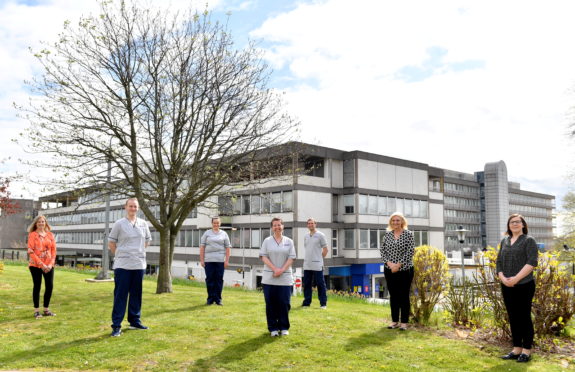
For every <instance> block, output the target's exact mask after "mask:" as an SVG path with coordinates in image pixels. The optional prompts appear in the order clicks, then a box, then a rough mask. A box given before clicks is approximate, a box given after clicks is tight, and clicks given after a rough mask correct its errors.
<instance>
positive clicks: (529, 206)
mask: <svg viewBox="0 0 575 372" xmlns="http://www.w3.org/2000/svg"><path fill="white" fill-rule="evenodd" d="M303 149H304V150H303V152H302V153H301V154H299V157H300V158H299V161H300V164H302V168H303V172H300V174H298V175H296V176H292V175H290V176H285V177H280V178H275V179H271V180H268V181H265V182H258V184H257V185H252V186H249V187H248V186H246V187H239V186H237V185H235V186H231V185H230V186H229V187H228V188H227V191H228V193H226V194H222V196H213V197H212V200H211V203H210V207H200V208H198V210H197V211H194V212H193V213H192V214H191V215H190V216H189V219H187V220H186V222H185V223H184V225H183V227H182V229H181V231H180V233H179V235H178V237H177V244H176V245H177V247H176V251H175V256H174V263H173V267H172V271H173V274H174V275H176V276H186V275H193V276H195V277H197V278H202V277H203V275H204V274H203V270H202V268H201V266H200V265H199V262H198V261H199V241H200V236H201V234H202V233H203V231H205V230H206V229H208V228H210V227H211V224H210V217H211V216H214V215H220V216H222V222H223V225H224V228H225V229H228V233H229V234H230V238H231V240H232V245H233V249H232V258H231V267H230V268H229V269H228V270H227V271H226V275H225V280H226V281H227V282H228V283H229V284H233V283H240V282H243V283H244V284H245V285H247V286H249V287H256V286H257V285H259V281H260V278H261V270H262V268H263V266H262V263H261V261H260V259H259V258H258V249H259V247H260V244H261V242H262V240H263V239H264V238H265V237H266V236H269V234H270V226H269V223H270V220H271V218H272V217H276V216H277V217H281V218H282V219H283V220H284V222H285V227H286V229H285V235H287V236H290V237H292V238H293V239H294V241H295V243H296V247H297V255H298V260H296V262H295V264H294V266H295V267H296V275H299V274H300V273H301V266H302V260H301V259H299V258H302V257H303V256H304V250H303V249H304V248H303V240H304V236H305V234H306V232H307V228H306V221H307V219H308V218H309V217H313V218H314V219H315V220H316V221H317V222H318V228H319V230H320V231H322V232H323V233H324V234H325V235H326V236H327V237H329V238H330V248H331V249H330V252H329V254H328V256H327V258H326V260H325V275H326V276H328V279H329V280H328V283H329V284H330V287H331V288H334V289H341V290H354V291H358V292H361V293H363V294H367V295H370V296H375V297H379V296H384V294H385V293H384V292H385V289H384V288H385V280H384V278H383V266H382V264H381V261H380V254H379V250H378V247H379V246H380V242H381V238H382V236H383V234H384V232H385V229H386V227H387V222H388V219H389V216H390V214H391V213H393V212H395V211H401V212H403V214H404V215H405V216H406V217H407V219H408V221H409V225H410V226H409V229H410V230H412V231H414V233H415V239H416V244H417V245H420V244H429V245H432V246H435V247H438V248H440V249H442V250H445V251H446V252H449V251H451V250H453V249H455V248H457V249H459V247H460V245H459V242H458V241H457V238H456V233H455V231H454V230H456V229H457V228H458V227H459V226H460V225H461V226H463V227H464V228H465V229H467V230H469V232H468V234H467V239H466V243H465V245H466V247H468V248H470V249H471V250H480V249H481V248H483V247H484V246H486V245H497V243H498V242H499V240H500V239H501V237H502V233H503V231H504V230H505V222H506V219H507V217H508V216H509V213H510V212H520V213H522V214H524V215H525V216H526V218H527V219H528V221H529V223H530V224H531V231H530V232H532V233H533V235H534V236H535V238H536V239H537V240H538V241H539V242H540V243H542V244H543V245H544V246H549V245H550V243H551V238H552V226H553V224H552V210H553V203H554V197H553V196H551V195H545V194H539V193H533V192H528V191H524V190H521V189H520V187H519V185H518V184H516V183H510V182H508V180H507V172H506V169H505V164H504V163H503V162H498V163H488V164H486V166H485V169H484V170H483V171H481V172H476V173H475V174H466V173H460V172H454V171H450V170H445V169H441V168H435V167H431V166H429V165H427V164H425V163H419V162H413V161H408V160H403V159H397V158H392V157H387V156H382V155H377V154H372V153H366V152H362V151H350V152H347V151H340V150H335V149H331V148H326V147H320V146H312V145H306V146H305V147H304V148H303ZM73 195H74V194H73V193H69V194H66V193H65V194H58V195H49V196H45V197H42V198H41V199H40V200H41V201H42V202H43V203H44V204H45V205H48V204H49V203H52V206H57V207H55V208H48V209H44V210H42V211H41V213H43V214H45V215H47V216H48V218H49V221H50V223H51V224H52V226H53V230H54V232H55V233H56V234H57V235H58V247H59V249H60V250H61V251H63V250H68V251H74V252H76V253H77V254H85V255H92V256H99V255H100V254H101V251H102V241H103V232H104V219H105V214H104V205H103V202H102V201H97V202H91V203H89V204H85V203H84V200H83V199H82V198H80V199H78V198H76V197H74V196H73ZM84 199H85V200H89V197H84ZM123 202H124V200H123V199H116V200H112V209H111V217H110V220H111V221H115V220H117V219H119V218H120V217H122V216H123V209H122V207H123ZM216 205H217V206H219V207H216ZM152 235H153V238H154V241H153V242H152V245H151V247H149V252H148V262H149V271H151V272H154V271H155V270H156V269H157V262H158V251H159V247H158V244H159V236H158V234H157V233H155V232H153V233H152ZM242 269H243V270H242Z"/></svg>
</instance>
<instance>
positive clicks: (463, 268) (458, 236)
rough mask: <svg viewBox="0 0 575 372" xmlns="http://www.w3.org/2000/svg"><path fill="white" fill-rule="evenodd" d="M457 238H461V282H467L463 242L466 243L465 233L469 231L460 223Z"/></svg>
mask: <svg viewBox="0 0 575 372" xmlns="http://www.w3.org/2000/svg"><path fill="white" fill-rule="evenodd" d="M455 231H457V240H459V244H460V250H461V283H462V284H465V260H464V255H463V243H465V234H466V233H467V232H468V231H469V230H466V229H464V228H463V226H461V225H459V228H458V229H457V230H455Z"/></svg>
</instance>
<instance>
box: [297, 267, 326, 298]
mask: <svg viewBox="0 0 575 372" xmlns="http://www.w3.org/2000/svg"><path fill="white" fill-rule="evenodd" d="M314 280H315V284H316V286H317V297H318V298H319V304H320V306H326V305H327V293H326V287H325V280H324V278H323V270H318V271H316V270H304V271H303V303H302V305H303V306H309V305H311V296H312V290H311V288H312V284H313V281H314Z"/></svg>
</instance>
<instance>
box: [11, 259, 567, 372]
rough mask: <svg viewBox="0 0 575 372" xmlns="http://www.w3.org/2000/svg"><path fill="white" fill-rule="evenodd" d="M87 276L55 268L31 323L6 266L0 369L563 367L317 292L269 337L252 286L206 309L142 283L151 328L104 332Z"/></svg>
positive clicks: (102, 310)
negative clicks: (392, 323) (396, 321)
mask: <svg viewBox="0 0 575 372" xmlns="http://www.w3.org/2000/svg"><path fill="white" fill-rule="evenodd" d="M92 277H94V274H92V273H79V272H74V271H71V270H65V269H57V271H56V274H55V288H54V294H53V297H52V303H51V309H52V310H53V311H54V312H55V313H57V316H56V317H53V318H48V317H45V318H42V319H38V320H36V319H34V318H33V316H32V312H33V309H32V299H31V293H32V279H31V277H30V273H29V271H28V268H27V266H24V265H22V264H10V263H7V264H6V266H5V269H4V272H3V273H1V274H0V330H1V332H0V369H2V370H15V369H35V370H145V369H150V370H160V371H166V370H167V371H176V370H190V371H272V370H293V371H306V370H307V371H346V370H352V371H373V370H386V371H411V370H422V371H562V370H566V368H564V367H562V365H561V363H560V359H559V358H553V359H544V358H543V357H541V356H535V358H534V359H533V360H532V361H531V362H530V363H528V364H526V365H525V364H518V363H516V362H514V361H503V360H500V359H499V358H498V356H499V355H500V354H503V353H504V352H507V351H508V350H507V349H505V350H503V349H500V348H498V347H490V346H487V347H483V348H481V349H480V348H479V347H476V346H474V345H473V344H471V343H469V342H467V341H458V340H452V339H447V338H443V337H441V336H437V335H435V334H434V332H432V331H429V330H415V329H412V330H409V331H408V332H400V331H398V330H388V329H386V328H385V326H386V325H387V323H388V321H389V308H388V307H387V306H381V305H375V304H367V303H363V302H360V301H353V300H346V299H340V298H330V299H329V300H328V309H327V310H321V309H320V308H319V304H318V302H317V299H316V298H314V302H313V303H312V307H311V308H307V309H302V308H300V307H299V304H300V303H301V298H297V297H294V298H293V299H292V305H293V308H292V311H291V312H290V321H291V329H290V335H289V336H287V337H282V338H271V337H269V334H268V332H267V329H266V322H265V307H264V299H263V295H262V294H261V293H259V292H255V291H244V290H241V289H235V288H234V289H230V288H225V289H224V294H223V297H224V306H222V307H219V306H205V305H204V303H205V300H206V293H205V288H204V287H203V286H202V285H201V284H197V283H195V284H191V285H190V284H187V285H186V284H175V285H174V293H172V294H163V295H156V294H154V291H155V282H154V281H153V280H145V282H144V300H143V306H142V321H143V323H144V324H145V325H147V326H149V327H150V330H148V331H129V330H126V331H125V332H124V333H123V334H122V336H121V337H117V338H111V337H109V334H110V331H111V329H110V314H111V309H112V291H113V283H87V282H85V281H84V280H85V279H86V278H92ZM42 293H43V290H42ZM124 325H125V326H126V325H127V324H126V323H124ZM563 363H565V362H563ZM569 368H571V367H569Z"/></svg>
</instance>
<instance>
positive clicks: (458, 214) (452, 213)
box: [443, 209, 480, 221]
mask: <svg viewBox="0 0 575 372" xmlns="http://www.w3.org/2000/svg"><path fill="white" fill-rule="evenodd" d="M443 215H444V216H445V217H452V218H467V219H471V220H476V221H479V216H480V215H479V212H470V211H459V210H455V209H444V210H443Z"/></svg>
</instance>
